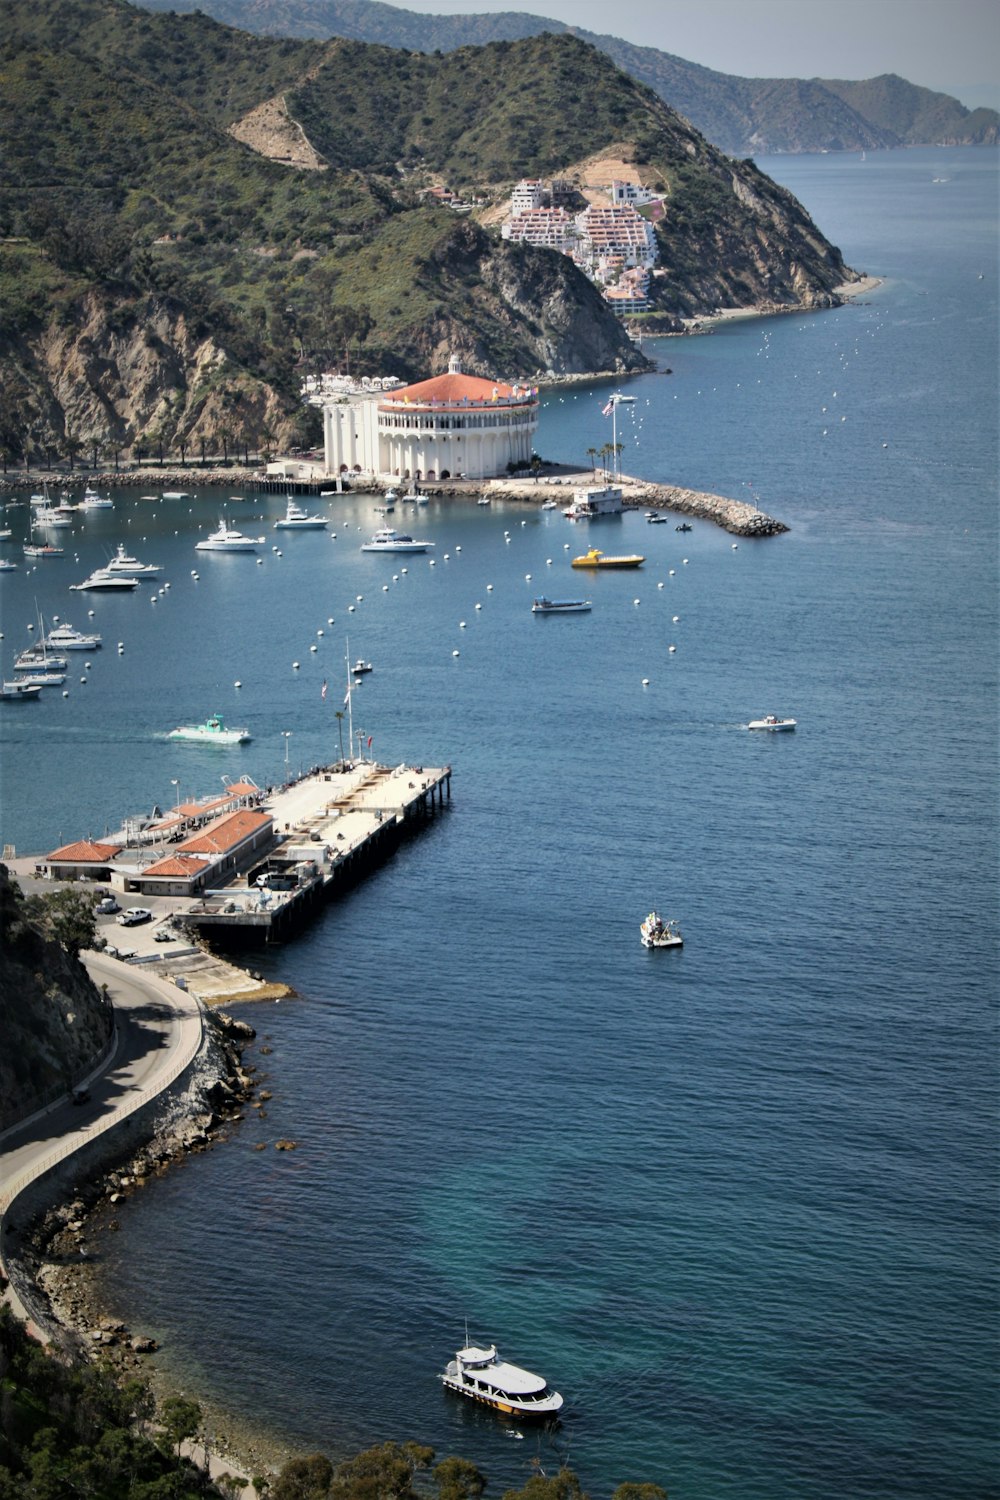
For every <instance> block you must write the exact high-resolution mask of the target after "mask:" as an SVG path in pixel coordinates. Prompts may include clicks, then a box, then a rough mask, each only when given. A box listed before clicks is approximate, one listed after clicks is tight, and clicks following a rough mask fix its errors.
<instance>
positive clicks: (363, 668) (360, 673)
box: [351, 656, 375, 677]
mask: <svg viewBox="0 0 1000 1500" xmlns="http://www.w3.org/2000/svg"><path fill="white" fill-rule="evenodd" d="M374 670H375V668H374V667H373V666H372V664H371V662H370V661H362V659H361V657H360V656H359V657H358V659H357V661H356V662H355V663H354V666H353V667H352V668H351V675H352V677H364V676H365V674H366V673H368V672H374Z"/></svg>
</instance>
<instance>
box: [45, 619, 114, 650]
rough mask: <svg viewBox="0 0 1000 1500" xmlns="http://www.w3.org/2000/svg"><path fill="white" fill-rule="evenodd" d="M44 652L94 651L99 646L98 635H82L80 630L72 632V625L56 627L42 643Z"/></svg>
mask: <svg viewBox="0 0 1000 1500" xmlns="http://www.w3.org/2000/svg"><path fill="white" fill-rule="evenodd" d="M43 644H44V647H45V650H46V651H49V650H51V649H53V648H55V650H57V651H96V650H97V649H98V647H99V646H100V645H101V637H100V636H99V635H84V633H83V631H81V630H74V629H73V626H72V625H69V624H65V623H64V624H62V625H57V626H56V628H55V629H54V630H50V631H49V633H48V635H47V636H46V637H45V640H44V642H43Z"/></svg>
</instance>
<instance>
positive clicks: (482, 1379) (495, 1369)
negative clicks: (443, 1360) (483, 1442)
mask: <svg viewBox="0 0 1000 1500" xmlns="http://www.w3.org/2000/svg"><path fill="white" fill-rule="evenodd" d="M441 1380H442V1381H443V1383H444V1385H445V1386H447V1388H448V1390H450V1391H456V1392H457V1393H458V1394H459V1395H460V1396H468V1397H469V1398H470V1400H472V1401H478V1402H480V1403H481V1404H482V1405H483V1406H492V1408H493V1410H494V1411H498V1412H502V1414H503V1415H504V1416H505V1417H522V1418H533V1419H535V1420H542V1421H544V1420H545V1419H546V1418H548V1417H554V1416H555V1415H556V1413H557V1412H558V1411H560V1410H561V1408H562V1404H563V1398H562V1397H561V1396H560V1394H559V1392H558V1391H553V1390H550V1388H549V1387H548V1385H546V1383H545V1381H544V1380H543V1379H542V1377H541V1376H540V1375H533V1374H532V1373H531V1371H530V1370H522V1369H521V1368H520V1367H519V1366H518V1365H511V1364H508V1363H507V1361H506V1360H502V1359H501V1358H500V1356H499V1354H498V1353H497V1351H496V1346H495V1345H494V1344H490V1346H489V1348H487V1349H480V1348H477V1347H476V1346H475V1345H474V1344H470V1345H467V1346H466V1348H464V1349H459V1350H458V1352H457V1354H456V1355H455V1358H454V1359H453V1360H450V1361H449V1363H448V1368H447V1369H446V1370H445V1372H444V1374H443V1375H442V1376H441Z"/></svg>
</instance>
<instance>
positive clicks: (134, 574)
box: [104, 542, 163, 578]
mask: <svg viewBox="0 0 1000 1500" xmlns="http://www.w3.org/2000/svg"><path fill="white" fill-rule="evenodd" d="M104 572H105V573H126V574H128V575H129V577H131V578H152V577H154V576H155V574H157V573H162V572H163V569H162V568H161V567H160V566H159V564H158V563H144V562H140V561H139V559H138V558H137V557H133V556H132V555H131V553H129V552H126V551H125V543H124V542H119V543H118V551H117V552H116V553H115V555H114V557H113V558H112V559H111V561H110V562H108V563H105V564H104Z"/></svg>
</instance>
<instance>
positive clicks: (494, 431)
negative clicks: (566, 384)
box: [303, 355, 538, 481]
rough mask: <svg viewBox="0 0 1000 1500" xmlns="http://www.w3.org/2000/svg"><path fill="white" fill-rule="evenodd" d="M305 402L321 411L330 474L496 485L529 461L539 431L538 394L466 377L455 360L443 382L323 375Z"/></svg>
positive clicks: (440, 378)
mask: <svg viewBox="0 0 1000 1500" xmlns="http://www.w3.org/2000/svg"><path fill="white" fill-rule="evenodd" d="M303 395H304V396H305V398H306V400H307V401H310V402H311V403H313V404H314V405H316V406H319V407H321V408H322V411H323V450H324V458H325V464H326V472H327V473H328V474H347V473H362V472H372V473H374V474H377V475H379V476H380V477H383V478H388V479H411V480H415V481H420V480H441V479H488V478H493V477H495V476H497V475H501V474H506V473H507V470H508V465H509V464H512V463H513V464H518V465H521V464H527V463H529V462H530V460H531V455H532V452H533V444H534V434H535V430H536V428H537V427H538V389H537V387H534V386H529V385H507V384H505V383H504V382H503V381H499V380H483V379H481V378H480V377H479V376H476V375H464V374H463V373H462V366H461V363H460V361H459V359H458V357H457V356H455V355H453V356H452V358H451V359H450V360H449V362H448V372H447V374H446V375H435V376H433V377H432V378H431V379H430V380H421V381H418V382H417V383H416V384H415V385H400V384H399V383H398V382H394V381H392V380H369V379H366V380H365V381H363V382H361V383H358V382H355V381H350V380H346V379H344V378H343V377H341V376H331V375H324V376H320V377H318V378H316V377H313V378H311V379H310V380H308V381H307V382H306V385H305V387H304V388H303Z"/></svg>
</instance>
